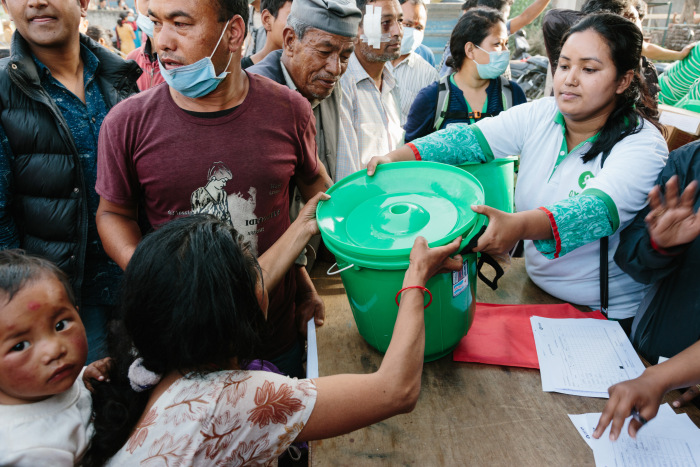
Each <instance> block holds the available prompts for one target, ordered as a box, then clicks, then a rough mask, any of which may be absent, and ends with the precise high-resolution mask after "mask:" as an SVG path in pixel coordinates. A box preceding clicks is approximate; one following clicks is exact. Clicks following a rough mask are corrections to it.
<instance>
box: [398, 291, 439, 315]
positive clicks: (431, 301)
mask: <svg viewBox="0 0 700 467" xmlns="http://www.w3.org/2000/svg"><path fill="white" fill-rule="evenodd" d="M408 289H421V290H422V291H423V292H428V295H430V300H428V304H427V305H425V306H424V307H423V309H424V310H425V309H426V308H428V307H429V306H430V304H431V303H433V294H432V293H430V290H428V289H427V288H425V287H423V286H422V285H409V286H408V287H404V288H403V289H401V290H399V291H398V292H396V298H395V299H394V301H395V302H396V306H399V296H400V295H401V293H402V292H404V291H406V290H408Z"/></svg>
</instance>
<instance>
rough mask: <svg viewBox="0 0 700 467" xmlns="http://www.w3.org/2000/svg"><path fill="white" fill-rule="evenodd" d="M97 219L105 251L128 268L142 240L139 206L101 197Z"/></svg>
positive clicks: (121, 265) (123, 267) (120, 264)
mask: <svg viewBox="0 0 700 467" xmlns="http://www.w3.org/2000/svg"><path fill="white" fill-rule="evenodd" d="M95 221H96V223H97V232H98V233H99V234H100V239H101V240H102V246H103V247H104V249H105V252H107V254H108V255H109V257H110V258H112V259H113V260H114V262H115V263H117V264H118V265H119V267H120V268H122V269H126V266H127V264H129V260H130V259H131V255H133V254H134V250H135V249H136V246H137V245H138V244H139V242H140V241H141V229H140V228H139V224H138V210H137V208H136V207H129V206H122V205H119V204H115V203H112V202H110V201H107V200H106V199H104V198H100V205H99V207H98V208H97V216H96V218H95Z"/></svg>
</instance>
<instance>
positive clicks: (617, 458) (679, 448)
mask: <svg viewBox="0 0 700 467" xmlns="http://www.w3.org/2000/svg"><path fill="white" fill-rule="evenodd" d="M569 418H570V419H571V422H572V423H573V424H574V426H575V427H576V429H577V430H578V432H579V433H580V434H581V436H582V437H583V439H584V440H585V441H586V443H587V444H588V446H590V448H591V449H593V456H594V457H595V464H596V465H597V466H620V467H622V466H630V467H639V466H674V467H680V466H697V465H700V429H698V427H696V426H695V424H694V423H693V422H692V420H690V418H688V416H687V415H686V414H681V415H676V413H675V412H674V411H673V409H672V408H671V407H670V406H669V405H668V404H664V405H662V406H661V407H660V408H659V413H658V414H657V415H656V417H655V418H653V419H652V420H650V421H649V422H648V423H647V424H646V425H644V426H643V427H642V428H641V429H640V430H639V431H638V432H637V438H636V439H632V438H631V437H630V435H629V434H628V432H627V426H628V425H629V422H630V420H631V419H632V417H629V418H628V419H627V420H626V421H625V425H624V427H623V428H622V431H621V433H620V436H619V438H618V439H617V441H610V438H609V435H610V427H609V426H608V428H607V430H605V433H603V435H602V436H601V437H600V439H594V438H593V437H592V436H591V434H592V433H593V430H594V429H595V427H596V425H597V424H598V420H599V419H600V414H599V413H589V414H582V415H569Z"/></svg>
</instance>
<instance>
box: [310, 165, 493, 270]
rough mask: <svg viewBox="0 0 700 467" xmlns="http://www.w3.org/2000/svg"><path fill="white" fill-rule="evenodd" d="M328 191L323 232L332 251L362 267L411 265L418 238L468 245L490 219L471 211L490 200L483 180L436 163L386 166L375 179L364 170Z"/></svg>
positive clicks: (321, 211)
mask: <svg viewBox="0 0 700 467" xmlns="http://www.w3.org/2000/svg"><path fill="white" fill-rule="evenodd" d="M328 194H329V195H331V199H330V200H328V201H322V202H320V203H319V205H318V209H317V212H316V217H317V219H318V225H319V228H320V230H321V235H322V237H323V240H324V242H325V244H326V246H327V247H328V249H329V250H331V252H333V253H335V254H336V255H337V256H341V257H342V258H343V259H344V260H346V261H349V262H351V263H353V264H355V265H356V266H364V267H371V268H375V269H401V268H406V267H407V265H408V258H409V254H410V252H411V248H412V247H413V242H414V241H415V239H416V237H418V236H422V237H425V239H426V240H427V241H428V244H429V245H430V246H431V247H434V246H440V245H445V244H447V243H449V242H451V241H452V240H454V239H455V238H456V237H457V236H459V235H462V236H463V237H464V239H463V242H462V246H465V245H466V244H467V243H468V242H469V240H470V238H471V237H472V236H474V235H475V234H476V233H477V232H478V231H479V230H480V228H481V226H482V225H483V223H484V220H485V218H484V216H481V215H479V214H476V213H475V212H474V211H472V210H471V205H472V204H483V203H484V190H483V188H482V187H481V184H480V183H479V182H478V181H477V179H476V178H474V176H473V175H471V174H469V173H467V172H465V171H464V170H461V169H458V168H456V167H452V166H449V165H445V164H439V163H435V162H396V163H393V164H384V165H380V166H379V167H378V168H377V171H376V173H375V174H374V176H373V177H368V176H367V171H366V170H362V171H359V172H357V173H354V174H352V175H350V176H348V177H345V178H344V179H342V180H340V181H339V182H338V183H336V184H335V185H333V186H332V187H331V188H330V189H329V190H328Z"/></svg>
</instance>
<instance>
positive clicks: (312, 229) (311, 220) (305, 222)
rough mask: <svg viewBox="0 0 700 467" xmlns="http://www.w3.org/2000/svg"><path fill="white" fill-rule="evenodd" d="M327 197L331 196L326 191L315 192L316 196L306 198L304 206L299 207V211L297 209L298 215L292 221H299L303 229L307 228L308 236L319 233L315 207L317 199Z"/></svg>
mask: <svg viewBox="0 0 700 467" xmlns="http://www.w3.org/2000/svg"><path fill="white" fill-rule="evenodd" d="M329 199H331V197H330V195H329V194H327V193H323V192H320V193H316V196H314V197H313V198H311V199H310V200H308V201H307V202H306V204H305V205H304V207H303V208H301V211H299V215H298V216H297V219H296V220H295V221H294V222H299V223H300V225H301V226H303V227H304V229H307V231H308V232H309V236H310V237H311V236H313V235H316V234H317V233H319V230H318V223H317V222H316V207H317V206H318V203H319V201H327V200H329Z"/></svg>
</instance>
